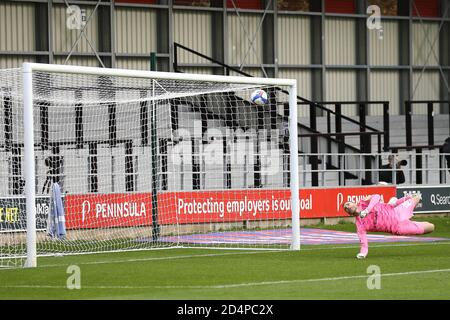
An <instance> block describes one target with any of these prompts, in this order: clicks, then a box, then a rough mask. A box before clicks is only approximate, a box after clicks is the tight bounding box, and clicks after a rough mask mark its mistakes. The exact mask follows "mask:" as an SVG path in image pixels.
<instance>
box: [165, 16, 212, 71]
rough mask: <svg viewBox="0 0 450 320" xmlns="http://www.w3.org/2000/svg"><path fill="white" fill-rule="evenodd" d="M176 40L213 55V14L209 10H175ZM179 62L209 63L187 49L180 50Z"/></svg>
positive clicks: (205, 53)
mask: <svg viewBox="0 0 450 320" xmlns="http://www.w3.org/2000/svg"><path fill="white" fill-rule="evenodd" d="M173 21H174V35H173V36H174V41H175V42H178V43H180V44H182V45H184V46H186V47H188V48H191V49H193V50H195V51H198V52H200V53H202V54H204V55H207V56H211V52H212V40H211V14H210V13H207V12H192V11H175V12H174V15H173ZM178 54H179V56H178V62H179V63H208V61H207V60H204V59H202V58H200V57H199V56H197V55H193V54H192V53H189V52H187V51H185V50H181V49H180V50H179V51H178Z"/></svg>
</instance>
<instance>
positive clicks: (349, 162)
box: [299, 151, 450, 186]
mask: <svg viewBox="0 0 450 320" xmlns="http://www.w3.org/2000/svg"><path fill="white" fill-rule="evenodd" d="M391 155H392V156H395V155H397V156H398V157H399V160H406V162H407V164H406V165H404V166H401V167H400V168H394V167H392V168H385V167H384V168H383V167H382V165H383V164H384V165H386V164H387V163H388V158H389V156H391ZM311 156H315V157H317V159H318V162H319V163H320V164H321V165H320V167H319V168H318V169H312V167H311V166H310V165H309V164H308V157H311ZM299 157H300V158H299V165H300V168H299V169H300V170H299V171H300V185H303V186H312V185H313V184H312V180H313V175H314V174H317V175H318V176H319V177H320V178H319V184H318V185H319V186H342V185H364V184H365V183H364V179H365V176H366V175H367V173H368V172H370V174H371V176H372V179H373V181H372V184H379V183H380V182H383V179H380V175H381V174H382V172H384V175H385V176H386V174H387V175H388V176H389V177H390V179H389V181H387V182H386V181H384V182H385V183H388V184H401V185H421V184H433V185H439V184H448V182H450V166H449V165H450V163H449V162H450V161H447V160H446V157H450V154H444V153H440V152H426V153H418V152H417V153H416V152H414V151H405V152H401V153H386V152H385V153H370V154H346V153H330V154H328V153H322V154H300V155H299ZM329 157H333V158H337V159H338V160H337V161H339V162H340V163H341V164H342V166H341V167H340V168H330V167H327V166H326V159H327V158H329ZM368 158H371V159H374V160H373V161H372V167H371V168H367V167H366V166H365V161H366V159H368ZM397 171H401V172H402V174H403V176H404V180H405V181H404V182H401V181H397V178H398V176H397ZM342 181H343V182H344V183H342Z"/></svg>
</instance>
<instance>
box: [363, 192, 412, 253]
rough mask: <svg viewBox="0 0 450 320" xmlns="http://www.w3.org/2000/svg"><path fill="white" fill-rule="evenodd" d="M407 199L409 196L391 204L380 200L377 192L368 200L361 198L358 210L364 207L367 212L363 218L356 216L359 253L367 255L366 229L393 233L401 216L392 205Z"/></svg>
mask: <svg viewBox="0 0 450 320" xmlns="http://www.w3.org/2000/svg"><path fill="white" fill-rule="evenodd" d="M408 199H409V197H404V198H401V199H399V200H397V203H396V204H395V205H394V206H392V205H390V204H387V203H383V202H381V197H380V196H379V195H378V194H374V195H373V196H372V197H371V198H370V202H369V201H367V200H361V201H360V202H359V203H358V209H359V210H360V211H362V210H364V209H365V210H367V211H368V212H369V213H368V214H367V216H365V217H364V218H361V217H359V216H357V217H356V229H357V232H358V237H359V241H360V243H361V250H360V253H361V254H364V255H367V253H368V251H369V245H368V241H367V235H366V233H367V232H368V231H372V232H388V233H393V232H394V231H395V228H396V227H397V226H398V222H399V221H400V220H401V218H400V217H399V216H398V215H397V214H396V213H395V211H394V207H395V206H398V205H399V204H401V203H402V202H404V201H406V200H408Z"/></svg>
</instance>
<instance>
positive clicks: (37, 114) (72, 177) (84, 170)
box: [0, 63, 300, 267]
mask: <svg viewBox="0 0 450 320" xmlns="http://www.w3.org/2000/svg"><path fill="white" fill-rule="evenodd" d="M255 90H264V91H265V92H266V93H267V95H268V101H267V103H266V104H264V105H256V104H254V103H252V102H251V101H250V96H251V94H252V92H254V91H255ZM0 107H2V108H5V110H6V111H5V112H3V111H2V112H1V113H2V114H4V118H5V119H3V120H4V121H3V122H4V124H5V125H4V128H5V129H4V130H5V137H7V139H6V138H5V139H6V140H7V141H6V140H5V141H2V142H0V144H1V145H2V146H3V149H2V150H0V155H1V157H0V160H1V161H2V162H0V170H1V172H0V177H1V176H4V177H5V179H7V180H8V179H9V180H8V181H10V182H9V183H8V184H5V186H4V187H3V188H2V189H1V190H0V198H2V199H3V198H4V199H5V202H6V203H8V204H9V206H16V207H17V208H19V209H18V211H17V212H16V213H17V215H16V221H15V222H14V221H13V222H11V221H10V222H8V223H7V222H3V223H1V222H0V266H7V267H11V266H12V267H17V266H26V267H35V266H36V265H37V257H38V256H46V255H55V254H63V255H65V254H83V253H95V252H111V251H112V252H115V251H128V250H145V249H153V248H166V247H167V248H173V247H177V248H179V247H212V248H228V249H231V248H233V249H260V248H262V249H290V250H299V249H300V214H299V210H300V207H299V172H298V133H297V130H298V128H297V126H298V121H297V82H296V80H291V79H269V78H250V77H238V76H216V75H204V74H202V75H199V74H184V73H168V72H151V71H137V70H122V69H107V68H94V67H80V66H62V65H50V64H37V63H24V64H23V66H22V69H9V70H0ZM20 113H22V114H20ZM6 131H7V132H6ZM8 174H9V176H8V177H6V176H7V175H8ZM20 179H23V180H24V181H25V185H24V188H23V190H21V189H20ZM22 202H25V203H24V204H22ZM11 203H12V204H11ZM43 206H44V207H45V206H47V207H45V208H47V209H45V210H44V209H42V208H43ZM22 211H23V212H22ZM0 218H1V217H0ZM0 220H1V219H0ZM24 220H25V221H24Z"/></svg>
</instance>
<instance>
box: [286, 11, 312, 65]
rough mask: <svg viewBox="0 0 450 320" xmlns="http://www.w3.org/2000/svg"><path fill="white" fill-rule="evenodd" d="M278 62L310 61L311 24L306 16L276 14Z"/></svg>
mask: <svg viewBox="0 0 450 320" xmlns="http://www.w3.org/2000/svg"><path fill="white" fill-rule="evenodd" d="M278 63H279V64H310V63H311V24H310V19H309V18H308V17H299V16H291V15H285V16H283V15H280V16H278Z"/></svg>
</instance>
